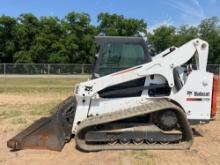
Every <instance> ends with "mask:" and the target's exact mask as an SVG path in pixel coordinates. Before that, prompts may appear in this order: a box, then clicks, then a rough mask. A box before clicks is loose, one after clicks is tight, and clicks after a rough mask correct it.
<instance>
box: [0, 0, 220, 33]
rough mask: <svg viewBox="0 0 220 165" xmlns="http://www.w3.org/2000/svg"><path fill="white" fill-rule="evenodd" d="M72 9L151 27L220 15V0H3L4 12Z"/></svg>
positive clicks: (42, 12) (54, 13) (59, 12)
mask: <svg viewBox="0 0 220 165" xmlns="http://www.w3.org/2000/svg"><path fill="white" fill-rule="evenodd" d="M70 11H77V12H86V13H89V14H90V16H91V19H92V23H93V24H94V25H96V24H97V15H98V14H99V13H100V12H109V13H117V14H123V15H124V16H125V17H127V18H129V17H132V18H139V19H140V18H143V19H144V20H145V21H146V22H147V24H148V28H149V29H153V28H155V27H158V26H159V25H161V24H170V25H174V26H179V25H182V24H191V25H196V24H198V23H199V22H200V21H201V19H203V18H206V17H211V16H217V17H219V18H220V1H219V0H153V1H152V0H1V5H0V15H2V14H5V15H10V16H19V15H20V14H21V13H27V12H31V13H33V14H34V15H36V16H48V15H49V16H58V17H60V18H62V17H64V16H65V15H66V14H67V13H68V12H70Z"/></svg>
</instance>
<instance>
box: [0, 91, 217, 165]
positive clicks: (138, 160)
mask: <svg viewBox="0 0 220 165" xmlns="http://www.w3.org/2000/svg"><path fill="white" fill-rule="evenodd" d="M67 95H69V93H68V94H67V93H62V92H56V93H45V92H42V93H31V94H30V93H5V92H2V93H1V92H0V164H4V165H26V164H27V165H29V164H32V165H38V164H40V165H55V164H62V165H67V164H74V165H102V164H108V165H122V164H126V165H133V164H134V165H135V164H136V165H142V164H146V165H156V164H160V165H171V164H172V165H173V164H174V165H186V164H189V165H200V164H201V165H219V164H220V117H219V116H220V115H218V117H217V120H216V121H213V122H211V123H210V124H207V125H203V126H197V127H196V130H197V131H198V132H199V133H200V134H201V135H202V136H199V137H195V138H194V144H193V146H192V148H191V149H190V150H185V151H101V152H95V153H83V152H80V151H78V150H77V149H76V148H75V142H74V139H73V140H72V141H71V142H70V143H68V144H66V146H65V148H64V149H63V151H62V152H53V151H42V150H24V151H19V152H10V150H9V149H8V148H7V147H6V141H7V140H8V139H9V138H11V137H12V136H13V135H15V134H16V133H17V132H18V131H19V130H21V129H23V128H24V127H26V126H27V125H29V124H30V123H31V122H33V120H36V119H38V118H39V117H40V116H43V115H45V114H47V111H46V110H45V109H50V108H52V107H53V106H54V104H55V103H57V102H58V101H61V100H62V99H64V98H65V97H66V96H67ZM42 109H43V111H42ZM38 110H39V111H40V113H35V111H38Z"/></svg>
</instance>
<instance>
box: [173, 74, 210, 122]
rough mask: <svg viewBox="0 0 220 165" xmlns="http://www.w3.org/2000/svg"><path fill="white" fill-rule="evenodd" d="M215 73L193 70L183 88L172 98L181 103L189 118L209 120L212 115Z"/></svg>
mask: <svg viewBox="0 0 220 165" xmlns="http://www.w3.org/2000/svg"><path fill="white" fill-rule="evenodd" d="M212 86H213V74H212V73H208V72H204V71H192V72H191V73H190V75H189V76H188V79H187V81H186V83H185V84H184V86H183V87H182V89H181V90H180V91H179V92H177V93H176V94H172V96H171V98H172V99H173V100H175V101H176V102H177V103H179V104H180V105H181V106H182V107H183V109H184V110H185V112H186V114H187V118H188V119H195V120H196V119H200V120H209V119H210V117H211V104H212Z"/></svg>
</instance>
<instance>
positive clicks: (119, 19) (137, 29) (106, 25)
mask: <svg viewBox="0 0 220 165" xmlns="http://www.w3.org/2000/svg"><path fill="white" fill-rule="evenodd" d="M98 22H99V23H100V24H99V26H98V27H97V29H98V32H99V33H101V34H104V35H107V36H139V35H140V33H144V34H146V29H147V24H146V23H145V22H144V20H143V19H141V20H138V19H132V18H129V19H126V18H124V16H123V15H117V14H112V15H111V14H109V13H100V14H99V15H98Z"/></svg>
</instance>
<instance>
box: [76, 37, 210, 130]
mask: <svg viewBox="0 0 220 165" xmlns="http://www.w3.org/2000/svg"><path fill="white" fill-rule="evenodd" d="M208 49H209V45H208V43H207V42H205V41H203V40H201V39H194V40H191V41H189V42H188V43H186V44H184V45H182V46H181V47H179V48H175V50H173V51H172V52H170V53H168V52H169V51H168V49H167V50H165V51H164V52H161V53H160V54H158V55H157V56H155V57H153V58H152V62H150V63H146V64H143V65H139V66H135V67H133V68H129V69H126V70H123V71H119V72H116V73H113V74H110V75H107V76H104V77H101V78H97V79H94V80H89V81H87V82H84V83H80V84H78V85H77V86H76V87H75V96H76V99H77V109H76V112H75V119H74V123H73V127H72V132H73V134H74V133H75V131H76V129H77V125H78V124H79V123H80V122H81V121H83V120H85V119H86V118H88V117H89V116H96V115H101V114H105V113H111V112H113V111H118V110H122V109H126V108H130V107H134V106H137V105H139V104H142V102H145V103H146V102H150V100H151V99H157V98H167V99H169V100H171V101H172V102H174V103H176V104H178V105H179V106H180V107H181V108H182V109H183V110H184V111H185V113H186V115H187V118H188V119H189V120H210V119H211V109H212V91H213V74H212V73H209V72H207V71H206V66H207V59H208ZM192 58H194V59H195V66H194V67H195V68H196V69H191V71H190V72H187V69H188V68H187V67H186V65H185V64H186V63H187V62H188V61H189V60H190V59H192ZM174 69H175V70H176V72H178V78H179V80H178V81H180V83H181V84H182V86H181V88H180V89H177V86H176V85H175V77H174ZM152 75H153V77H152ZM140 78H145V83H144V86H149V85H151V84H165V83H167V86H168V87H169V88H170V92H169V94H167V95H163V96H159V95H158V96H151V95H150V94H149V89H147V88H146V89H143V91H142V93H141V95H140V96H136V97H120V98H102V97H100V95H99V93H98V92H99V91H101V90H103V89H106V88H108V87H111V86H114V85H117V84H121V83H124V82H128V81H132V80H136V79H140Z"/></svg>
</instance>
